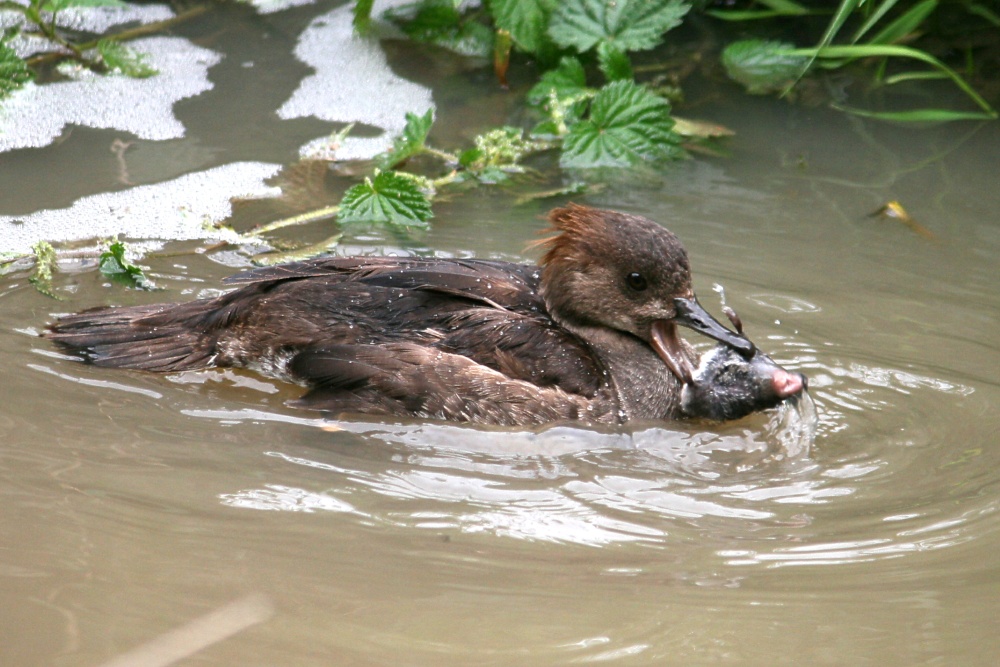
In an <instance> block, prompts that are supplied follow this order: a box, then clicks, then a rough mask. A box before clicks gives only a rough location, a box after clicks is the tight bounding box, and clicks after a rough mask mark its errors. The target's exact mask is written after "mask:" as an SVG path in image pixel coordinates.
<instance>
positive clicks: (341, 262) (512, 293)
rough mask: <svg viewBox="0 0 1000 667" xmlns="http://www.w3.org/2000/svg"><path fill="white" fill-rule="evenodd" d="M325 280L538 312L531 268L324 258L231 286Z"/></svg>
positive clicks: (255, 274) (263, 270)
mask: <svg viewBox="0 0 1000 667" xmlns="http://www.w3.org/2000/svg"><path fill="white" fill-rule="evenodd" d="M318 277H325V278H327V279H328V280H330V281H357V282H362V283H364V284H368V285H379V286H382V287H397V288H401V289H425V290H431V291H439V292H441V293H443V294H451V295H454V296H460V297H463V298H467V299H472V300H476V301H481V302H483V303H486V304H490V305H498V306H501V307H503V308H513V309H516V310H519V311H529V312H530V311H536V312H537V311H538V310H543V311H544V309H545V304H544V302H543V301H542V299H541V297H540V296H539V295H538V284H539V269H538V267H536V266H531V265H528V264H516V263H513V262H503V261H493V260H477V259H467V260H462V259H436V258H422V257H321V258H318V259H311V260H306V261H303V262H293V263H290V264H282V265H278V266H266V267H260V268H256V269H250V270H248V271H244V272H242V273H237V274H235V275H232V276H229V277H228V278H226V279H225V280H224V281H223V282H225V283H226V284H230V285H246V284H251V283H264V282H268V283H277V282H281V281H292V280H302V279H305V278H318Z"/></svg>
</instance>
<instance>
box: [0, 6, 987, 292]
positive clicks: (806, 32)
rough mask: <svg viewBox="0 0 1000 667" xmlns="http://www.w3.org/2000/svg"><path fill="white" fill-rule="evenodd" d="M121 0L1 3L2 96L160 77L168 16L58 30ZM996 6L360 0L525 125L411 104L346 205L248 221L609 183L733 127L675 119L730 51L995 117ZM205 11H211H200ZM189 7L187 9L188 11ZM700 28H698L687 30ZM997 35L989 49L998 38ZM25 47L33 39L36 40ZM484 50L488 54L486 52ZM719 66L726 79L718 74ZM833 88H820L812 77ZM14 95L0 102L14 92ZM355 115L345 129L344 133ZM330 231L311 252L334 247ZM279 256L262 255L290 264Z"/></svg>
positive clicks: (733, 60)
mask: <svg viewBox="0 0 1000 667" xmlns="http://www.w3.org/2000/svg"><path fill="white" fill-rule="evenodd" d="M123 4H124V3H121V2H120V1H119V0H0V12H13V13H14V14H16V15H18V16H19V17H20V22H19V23H18V22H15V23H11V22H10V21H7V23H6V25H16V26H17V27H15V28H13V29H7V30H6V31H5V32H4V33H3V35H2V37H0V100H2V98H3V97H4V96H6V95H10V94H13V93H14V92H15V91H17V90H18V89H19V88H20V87H23V86H24V85H26V84H27V83H28V82H29V81H30V80H31V79H32V78H33V77H34V76H36V73H37V71H38V68H39V66H40V65H41V64H42V63H48V62H52V61H53V60H69V61H73V62H76V63H78V64H81V65H83V66H84V67H86V68H88V69H91V70H94V71H97V72H119V73H121V74H124V75H126V76H132V77H147V76H153V75H155V74H156V71H155V69H153V68H152V67H151V66H149V65H148V64H147V63H146V62H145V61H144V58H143V56H142V55H141V54H138V53H135V52H134V51H132V50H131V49H129V48H128V47H126V46H125V45H124V44H123V42H125V41H127V40H128V39H129V38H131V37H133V36H135V35H137V34H145V33H148V32H150V31H151V30H156V29H157V28H158V27H162V26H152V27H149V26H146V27H143V28H140V29H133V30H130V31H129V30H127V31H124V32H120V33H118V34H116V35H104V36H99V37H97V38H88V39H87V40H80V39H79V35H77V34H76V33H70V32H69V31H66V30H64V29H63V28H61V27H60V25H61V24H60V22H59V20H58V17H59V15H60V13H61V12H63V11H65V10H67V9H71V8H77V9H78V8H93V7H109V6H122V5H123ZM994 7H995V3H992V4H990V3H985V2H983V3H980V2H977V1H976V0H841V1H840V3H839V4H838V5H837V6H835V7H834V6H832V5H831V4H830V3H825V2H819V1H818V0H815V1H808V0H801V1H797V0H750V1H746V2H743V1H740V0H737V1H736V2H726V3H719V4H714V3H711V2H707V1H706V0H617V2H614V3H609V2H607V1H606V0H564V1H560V2H557V1H556V0H485V1H484V2H482V3H471V4H467V3H463V2H460V1H459V0H418V1H417V2H413V3H410V4H407V5H403V6H397V7H395V8H394V9H391V10H389V11H387V12H385V14H384V15H382V16H381V17H373V16H372V11H373V1H372V0H358V1H356V2H354V4H353V18H354V28H355V31H356V32H357V33H359V34H362V35H365V34H368V33H370V32H372V31H373V30H374V28H373V24H374V22H375V21H376V19H384V20H388V21H390V22H392V23H393V24H395V25H396V26H397V27H398V28H399V29H400V30H401V31H402V33H403V34H404V35H405V36H406V37H407V38H409V39H411V40H414V41H416V42H420V43H426V44H431V45H434V46H435V47H437V48H443V49H447V50H449V51H452V52H454V53H455V54H456V57H462V58H473V59H478V61H479V62H481V63H482V66H484V67H490V66H492V69H493V70H494V72H495V76H496V78H497V81H498V84H499V85H500V86H503V87H504V88H506V87H508V85H509V84H510V81H509V80H508V78H509V76H510V73H511V71H512V70H511V65H512V64H516V65H517V67H516V68H515V70H513V71H516V72H517V73H518V76H520V77H522V78H523V76H524V72H533V73H534V74H533V76H534V77H536V78H535V80H534V81H532V82H530V85H524V82H523V81H518V82H517V83H519V84H521V85H520V86H519V87H518V88H517V90H518V91H520V92H519V93H518V94H523V102H524V109H523V113H520V114H519V118H520V120H519V123H520V124H521V125H522V126H521V127H512V126H501V127H492V128H486V129H484V130H483V131H482V132H481V133H480V134H479V135H478V136H476V137H475V138H474V139H473V140H472V142H471V145H467V146H464V147H461V148H458V149H455V148H451V149H450V150H449V149H445V148H441V147H437V146H434V145H432V143H431V142H430V141H429V137H430V134H431V130H432V127H433V123H434V115H433V112H432V110H429V109H428V110H422V109H413V110H412V111H411V113H408V114H407V115H406V124H405V129H404V130H403V132H402V134H401V135H400V136H399V137H398V138H397V139H396V140H395V142H394V144H393V145H392V147H391V148H390V149H389V150H387V151H386V152H384V153H383V154H381V155H378V156H376V157H375V158H374V159H373V160H372V161H371V163H370V164H369V165H367V169H366V171H365V172H364V173H362V174H361V175H360V176H359V177H358V181H359V182H357V183H356V184H355V185H353V186H352V187H349V188H348V189H347V190H346V192H344V193H343V195H342V197H341V198H340V200H339V203H337V204H334V205H327V206H324V207H323V208H319V209H316V210H313V211H310V212H307V213H303V214H299V215H295V216H293V217H290V218H287V219H284V220H278V221H276V222H272V223H270V224H267V225H264V226H262V227H260V228H257V229H255V230H253V231H251V232H248V233H246V234H244V235H243V238H244V239H247V240H249V239H259V238H261V237H262V236H263V235H266V234H270V233H271V232H273V231H275V230H277V229H280V228H282V227H286V226H291V225H297V224H302V223H303V222H309V221H313V220H329V219H331V218H336V220H337V222H338V223H339V225H340V228H344V227H346V226H350V225H353V224H359V223H360V224H372V223H374V224H385V225H389V226H391V227H393V228H395V229H398V230H401V231H403V232H407V231H408V230H414V229H421V228H424V227H426V226H427V225H428V224H429V221H430V220H431V218H432V217H433V209H432V204H433V201H434V199H435V198H436V197H437V196H438V194H439V193H440V192H442V191H443V190H445V189H448V188H453V187H458V186H461V187H462V188H464V189H467V188H468V187H470V186H475V185H496V184H500V183H504V182H507V181H509V180H510V179H511V178H512V177H513V176H516V175H518V174H523V173H525V172H528V171H530V170H529V166H528V165H532V166H535V165H537V164H539V162H538V161H532V156H534V155H536V154H539V153H548V154H549V155H551V156H552V158H553V159H552V160H550V161H547V162H542V164H545V165H548V166H550V167H555V165H556V164H557V165H558V168H559V169H561V170H562V176H567V177H568V178H564V180H563V183H564V184H565V183H567V182H568V183H569V184H568V185H564V186H563V187H560V188H557V189H555V190H553V191H551V192H546V193H543V194H542V195H539V196H551V195H556V194H561V193H566V192H577V191H580V190H581V189H584V188H586V187H592V186H594V185H596V184H599V183H600V182H601V181H602V180H606V178H607V176H608V174H609V171H608V170H619V171H620V170H631V169H637V168H648V167H651V166H652V167H656V166H657V165H662V164H664V163H666V162H669V161H671V160H675V159H678V158H681V157H684V156H685V155H687V154H688V152H689V151H692V150H702V149H706V148H710V147H711V146H710V142H711V141H712V140H713V139H714V138H715V137H719V136H725V135H726V134H730V132H729V131H728V130H727V129H726V128H720V127H716V126H711V125H709V124H705V123H699V122H698V121H691V120H688V119H677V118H675V117H674V116H673V106H674V104H676V103H677V101H678V100H680V99H682V98H683V94H682V90H681V88H682V85H683V83H684V77H685V76H687V74H689V73H690V72H691V71H693V70H694V69H695V67H696V66H695V65H693V64H691V63H694V62H695V61H698V62H706V63H715V72H717V73H718V74H720V75H723V73H724V76H728V77H729V78H730V79H731V80H732V81H734V82H736V83H738V84H739V85H741V86H742V87H743V88H745V90H746V91H747V92H748V93H750V94H772V95H780V96H785V97H786V98H788V99H789V100H792V101H795V100H796V99H798V95H799V93H800V89H802V88H803V86H806V85H808V84H814V83H815V82H817V81H821V80H822V78H823V77H824V75H825V73H826V72H829V71H831V70H840V71H850V72H851V73H852V74H853V75H854V76H855V77H856V78H858V79H861V80H863V81H865V82H866V83H867V85H868V86H869V87H870V89H871V88H876V87H883V88H888V87H892V86H896V85H898V84H902V83H905V82H908V81H915V80H928V79H940V80H942V81H944V82H946V83H948V84H950V85H953V86H955V87H956V89H957V90H959V91H961V93H962V94H963V95H964V96H965V98H966V99H967V100H968V108H964V109H952V108H898V109H863V108H861V107H860V106H859V105H856V104H849V103H848V102H847V100H846V99H845V98H844V97H839V98H832V97H831V98H830V99H828V100H827V101H828V102H829V103H830V104H831V105H833V106H835V107H837V108H839V109H842V110H843V111H845V112H846V113H853V114H859V115H864V116H869V117H873V118H880V119H884V120H890V121H956V120H990V119H995V118H996V117H997V112H996V111H995V110H994V108H993V107H992V105H991V104H990V103H989V102H988V101H987V99H986V98H985V97H984V95H982V94H981V93H980V92H978V91H977V90H976V86H975V84H974V82H975V81H977V80H981V78H982V77H981V75H983V73H984V69H986V68H985V67H984V66H981V65H980V64H979V62H978V61H977V57H978V56H979V54H980V53H982V52H983V51H988V52H989V53H990V54H991V57H992V58H994V59H996V58H1000V56H998V55H997V54H996V53H995V52H996V51H997V50H998V48H997V46H996V45H997V42H998V40H997V39H996V37H997V35H998V33H1000V16H998V14H997V13H996V12H995V11H994V9H993V8H994ZM198 11H200V9H199V10H198ZM190 13H191V10H189V11H188V12H187V14H188V15H190ZM708 22H711V24H712V25H711V32H712V33H713V35H722V36H724V37H723V39H722V40H721V41H722V42H723V43H722V44H719V41H720V40H718V39H713V40H707V45H706V46H704V47H702V48H701V50H700V51H699V52H698V53H696V54H694V55H692V54H691V53H690V52H687V53H686V55H685V56H684V57H686V58H687V60H688V61H689V62H686V63H685V62H680V63H679V62H678V61H680V60H682V58H677V57H674V58H673V59H672V60H671V61H669V62H659V61H657V56H656V55H653V54H650V53H649V52H651V51H653V50H654V49H657V48H658V47H663V46H666V47H668V48H667V49H662V50H661V51H657V52H656V54H660V53H661V52H662V51H666V50H669V47H670V44H669V42H670V39H669V36H668V35H669V33H670V31H672V30H675V29H677V28H679V27H681V26H690V29H691V30H694V31H699V30H700V31H702V32H705V31H706V28H705V25H706V24H707V23H708ZM25 38H31V39H34V40H41V41H43V42H47V43H48V44H49V45H50V47H51V48H50V49H48V50H43V51H42V52H40V53H37V54H36V55H30V56H24V55H19V50H18V49H17V48H15V46H14V44H15V43H17V42H18V40H23V39H25ZM686 39H689V40H690V37H689V36H688V37H686ZM984 45H985V46H984ZM21 51H24V49H21ZM473 62H477V61H476V60H474V61H473ZM715 72H713V75H714V73H715ZM994 76H995V75H994ZM812 87H813V88H817V89H822V86H815V85H814V86H812ZM0 104H2V102H0ZM350 131H351V127H350V126H349V127H347V128H345V129H343V130H341V131H340V132H339V133H337V134H336V135H335V136H334V137H332V138H331V140H332V143H333V144H336V143H337V141H339V140H342V139H343V138H344V136H345V135H346V134H347V133H348V132H350ZM339 238H340V232H339V231H338V233H337V234H336V235H334V236H332V237H330V238H329V239H327V240H326V241H325V242H323V243H320V244H313V245H311V246H308V247H307V248H303V249H300V252H301V253H304V254H308V253H316V252H322V251H324V250H326V249H327V248H328V247H329V246H330V245H331V244H334V243H336V242H337V241H338V240H339ZM34 255H35V259H36V267H37V268H36V274H35V276H34V277H33V278H32V280H33V282H34V283H35V284H36V286H39V289H41V290H43V291H45V292H46V293H51V290H50V289H49V287H48V286H49V285H50V280H51V270H52V267H53V266H54V263H55V251H54V250H53V249H52V247H51V246H50V245H48V244H39V245H37V246H36V247H35V252H34ZM288 257H289V253H274V254H272V255H271V256H270V257H268V256H264V257H262V258H260V260H261V261H281V260H283V259H287V258H288ZM99 264H100V267H101V271H102V272H104V273H105V274H107V275H109V276H111V277H113V278H115V279H116V280H119V281H121V282H123V283H125V284H128V285H130V286H134V287H140V288H149V287H150V285H151V283H149V282H148V280H147V279H146V278H145V276H143V274H142V271H141V269H139V268H138V267H136V266H135V265H133V264H131V263H130V262H128V261H127V260H126V248H125V246H124V245H122V244H121V243H114V244H111V245H110V246H108V248H107V250H105V251H104V252H103V254H102V255H101V256H100V260H99Z"/></svg>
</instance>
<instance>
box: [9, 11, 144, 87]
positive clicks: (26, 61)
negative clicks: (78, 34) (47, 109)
mask: <svg viewBox="0 0 1000 667" xmlns="http://www.w3.org/2000/svg"><path fill="white" fill-rule="evenodd" d="M124 6H125V3H124V2H121V0H27V2H17V1H16V0H0V10H4V11H7V12H11V13H14V14H16V15H19V18H20V22H19V23H18V24H15V27H14V28H12V29H9V30H4V31H3V33H2V34H0V100H2V99H3V98H4V97H7V96H8V95H10V93H12V92H13V91H15V90H18V89H19V88H21V87H22V86H24V84H26V83H27V82H28V81H30V80H32V79H33V78H34V76H35V68H36V67H38V65H39V64H41V63H42V62H45V61H50V60H59V61H72V62H76V63H79V64H81V65H83V66H84V67H86V68H88V69H90V70H92V71H95V72H100V73H107V72H117V73H120V74H124V75H125V76H130V77H135V78H145V77H149V76H153V75H154V74H156V73H157V72H156V69H155V68H153V67H151V66H150V65H149V64H147V63H146V56H145V55H144V54H142V53H138V52H136V51H134V50H132V49H130V48H129V47H128V46H126V45H125V44H123V43H122V40H123V39H127V38H128V37H129V35H127V34H122V35H117V36H107V37H102V38H99V39H91V40H86V41H80V40H77V39H76V38H75V37H73V36H72V35H71V34H70V33H69V31H65V30H64V29H63V28H62V27H61V25H60V21H59V17H60V14H61V13H62V12H64V11H65V10H67V9H80V8H94V7H124ZM19 37H26V38H35V39H37V40H40V41H41V43H43V44H45V45H46V46H44V47H37V46H36V47H35V48H34V49H33V51H36V54H35V55H32V56H30V57H22V56H20V55H18V52H17V51H16V50H15V49H14V48H12V47H11V45H10V44H11V42H12V41H14V40H15V39H17V38H19ZM39 50H40V51H41V52H40V53H39V52H38V51H39Z"/></svg>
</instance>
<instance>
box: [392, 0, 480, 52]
mask: <svg viewBox="0 0 1000 667" xmlns="http://www.w3.org/2000/svg"><path fill="white" fill-rule="evenodd" d="M383 16H385V17H386V18H387V19H389V20H390V21H392V22H393V23H395V24H396V25H398V26H399V28H400V29H401V30H402V31H403V32H404V33H406V36H407V37H409V38H410V39H413V40H415V41H418V42H423V43H425V44H434V45H436V46H440V47H442V48H446V49H449V50H451V51H454V52H455V53H458V54H460V55H463V56H477V57H482V58H485V57H489V56H490V55H492V53H493V31H492V30H490V29H489V28H488V27H486V26H485V25H483V24H481V23H477V22H476V21H473V20H470V19H466V18H465V17H463V16H462V14H461V12H459V11H458V9H457V7H456V6H455V3H453V2H452V1H451V0H422V1H421V2H416V3H411V4H408V5H403V6H401V7H396V8H394V9H390V10H388V11H386V12H385V14H383Z"/></svg>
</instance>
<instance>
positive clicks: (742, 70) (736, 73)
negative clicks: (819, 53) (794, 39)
mask: <svg viewBox="0 0 1000 667" xmlns="http://www.w3.org/2000/svg"><path fill="white" fill-rule="evenodd" d="M792 48H794V47H793V46H792V45H791V44H788V43H786V42H777V41H765V40H761V39H744V40H740V41H738V42H733V43H732V44H730V45H729V46H727V47H726V48H725V49H724V50H723V51H722V64H723V66H724V67H725V68H726V74H728V75H729V78H730V79H732V80H733V81H736V82H737V83H739V84H742V85H743V87H744V88H746V89H747V92H748V93H751V94H754V95H763V94H766V93H771V92H775V91H779V90H784V89H785V88H786V87H787V86H788V85H789V84H791V83H792V82H794V81H795V79H796V78H797V77H798V75H799V72H801V71H802V68H803V67H805V65H806V63H807V61H808V59H807V58H805V57H802V56H792V55H787V54H782V53H781V51H782V50H788V49H792Z"/></svg>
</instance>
